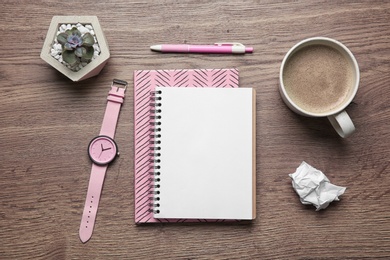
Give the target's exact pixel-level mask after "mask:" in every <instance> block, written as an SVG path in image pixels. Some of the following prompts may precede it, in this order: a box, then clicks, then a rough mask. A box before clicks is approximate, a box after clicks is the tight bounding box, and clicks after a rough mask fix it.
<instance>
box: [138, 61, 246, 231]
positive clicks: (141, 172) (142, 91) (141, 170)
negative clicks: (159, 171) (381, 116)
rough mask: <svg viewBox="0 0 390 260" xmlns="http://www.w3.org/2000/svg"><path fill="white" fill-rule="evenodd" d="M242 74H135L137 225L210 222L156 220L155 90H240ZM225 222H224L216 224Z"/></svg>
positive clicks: (226, 71)
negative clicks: (152, 148)
mask: <svg viewBox="0 0 390 260" xmlns="http://www.w3.org/2000/svg"><path fill="white" fill-rule="evenodd" d="M238 85H239V72H238V70H237V69H202V70H200V69H199V70H136V71H134V145H135V158H134V168H135V176H134V184H135V195H134V197H135V222H136V223H137V224H141V223H160V222H193V221H199V222H205V221H208V220H204V219H199V220H193V219H191V220H188V219H161V218H160V219H155V218H154V217H153V212H152V211H151V206H150V204H151V203H152V202H153V201H151V200H150V199H152V198H153V195H152V192H153V187H152V185H153V179H152V177H153V176H151V175H150V172H151V171H152V169H153V161H152V156H151V152H150V150H149V149H150V142H152V141H153V138H152V133H151V130H152V129H153V126H152V125H151V122H152V120H151V118H150V116H151V114H150V98H151V94H150V93H151V92H152V91H154V90H155V87H156V86H171V87H200V88H202V87H214V88H237V87H238ZM213 221H224V220H213Z"/></svg>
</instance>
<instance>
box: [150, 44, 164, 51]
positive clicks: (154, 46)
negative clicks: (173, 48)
mask: <svg viewBox="0 0 390 260" xmlns="http://www.w3.org/2000/svg"><path fill="white" fill-rule="evenodd" d="M150 49H151V50H152V51H161V49H162V48H161V45H152V46H150Z"/></svg>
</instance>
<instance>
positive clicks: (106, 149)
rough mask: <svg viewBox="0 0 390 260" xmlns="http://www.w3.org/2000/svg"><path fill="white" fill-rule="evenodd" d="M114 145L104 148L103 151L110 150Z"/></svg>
mask: <svg viewBox="0 0 390 260" xmlns="http://www.w3.org/2000/svg"><path fill="white" fill-rule="evenodd" d="M111 148H112V147H108V148H106V149H103V151H107V150H110V149H111Z"/></svg>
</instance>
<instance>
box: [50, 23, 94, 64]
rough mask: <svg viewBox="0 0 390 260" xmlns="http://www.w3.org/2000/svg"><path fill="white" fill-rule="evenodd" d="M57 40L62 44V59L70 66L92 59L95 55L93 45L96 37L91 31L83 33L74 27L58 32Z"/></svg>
mask: <svg viewBox="0 0 390 260" xmlns="http://www.w3.org/2000/svg"><path fill="white" fill-rule="evenodd" d="M57 41H58V42H59V43H60V44H61V45H62V59H63V60H64V61H65V62H66V63H68V64H69V65H70V66H74V65H76V64H78V63H79V62H80V61H81V60H82V61H90V60H91V59H92V57H93V52H94V49H93V47H92V46H93V45H94V43H95V39H94V38H93V36H92V35H91V34H90V33H85V34H84V35H81V33H80V31H79V30H78V29H77V28H76V27H73V28H72V29H70V30H66V31H65V32H63V33H60V34H58V36H57Z"/></svg>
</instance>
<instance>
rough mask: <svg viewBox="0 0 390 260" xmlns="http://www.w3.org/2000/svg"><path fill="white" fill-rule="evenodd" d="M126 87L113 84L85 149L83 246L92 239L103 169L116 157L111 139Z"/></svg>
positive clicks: (117, 81) (116, 80)
mask: <svg viewBox="0 0 390 260" xmlns="http://www.w3.org/2000/svg"><path fill="white" fill-rule="evenodd" d="M126 87H127V82H126V81H123V80H118V79H114V80H113V82H112V85H111V89H110V91H109V92H108V97H107V107H106V112H105V114H104V118H103V123H102V127H101V129H100V134H99V135H98V136H97V137H95V138H93V139H92V140H91V142H90V143H89V146H88V155H89V158H90V159H91V161H92V169H91V176H90V179H89V184H88V191H87V198H86V199H85V206H84V211H83V216H82V218H81V224H80V230H79V236H80V240H81V242H83V243H85V242H87V241H88V240H89V239H90V238H91V236H92V232H93V227H94V225H95V219H96V213H97V210H98V206H99V200H100V194H101V191H102V188H103V182H104V177H105V175H106V170H107V166H108V164H109V163H110V162H112V161H113V160H114V159H115V158H116V157H117V155H119V152H118V146H117V144H116V143H115V141H114V135H115V129H116V125H117V122H118V117H119V111H120V109H121V106H122V103H123V100H124V97H125V91H126Z"/></svg>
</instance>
